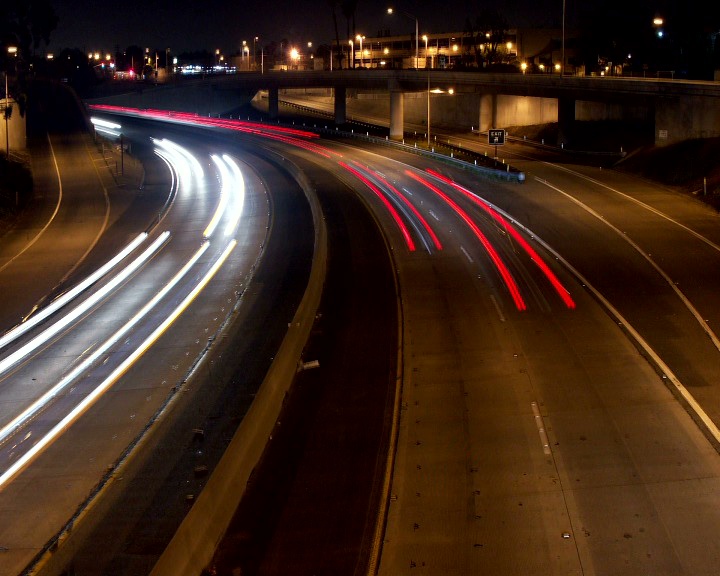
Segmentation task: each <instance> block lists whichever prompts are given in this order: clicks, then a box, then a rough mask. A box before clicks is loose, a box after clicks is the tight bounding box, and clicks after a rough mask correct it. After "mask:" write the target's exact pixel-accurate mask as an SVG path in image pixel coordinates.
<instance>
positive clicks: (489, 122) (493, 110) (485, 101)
mask: <svg viewBox="0 0 720 576" xmlns="http://www.w3.org/2000/svg"><path fill="white" fill-rule="evenodd" d="M497 127H498V126H497V96H496V95H495V94H482V95H481V96H480V104H479V106H478V130H480V132H487V131H488V129H490V128H497Z"/></svg>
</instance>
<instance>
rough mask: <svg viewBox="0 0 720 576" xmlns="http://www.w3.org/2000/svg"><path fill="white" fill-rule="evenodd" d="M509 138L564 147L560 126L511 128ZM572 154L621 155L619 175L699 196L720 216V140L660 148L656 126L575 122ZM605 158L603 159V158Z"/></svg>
mask: <svg viewBox="0 0 720 576" xmlns="http://www.w3.org/2000/svg"><path fill="white" fill-rule="evenodd" d="M508 134H510V135H511V136H513V137H515V138H522V139H525V140H527V141H529V142H533V143H544V144H546V145H549V146H560V144H561V143H560V142H559V141H558V129H557V123H550V124H538V125H533V126H515V127H511V128H508ZM566 151H567V152H572V151H578V152H581V153H583V156H584V159H585V160H586V161H587V160H588V159H591V158H593V154H605V153H619V152H621V151H622V153H623V158H622V159H620V160H619V161H617V162H615V163H613V164H612V167H613V168H614V169H616V170H620V171H623V172H626V173H629V174H635V175H636V176H639V177H641V178H646V179H648V180H652V181H653V182H657V183H658V184H660V185H662V186H666V187H669V188H672V189H674V190H675V191H677V192H680V193H683V194H688V195H691V196H693V197H696V198H697V199H698V200H700V201H702V202H705V203H706V204H709V205H710V206H712V207H713V208H715V210H717V211H719V212H720V138H698V139H694V140H685V141H683V142H678V143H677V144H671V145H668V146H655V144H654V134H653V130H652V127H650V126H648V125H647V124H641V123H638V124H636V125H633V124H632V123H628V122H611V121H604V122H576V125H575V131H574V133H573V144H572V146H568V147H567V148H566ZM598 158H601V156H598Z"/></svg>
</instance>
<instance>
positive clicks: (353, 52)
mask: <svg viewBox="0 0 720 576" xmlns="http://www.w3.org/2000/svg"><path fill="white" fill-rule="evenodd" d="M348 44H350V55H351V56H352V58H351V60H350V66H351V67H352V68H355V44H353V41H352V38H351V39H350V40H348Z"/></svg>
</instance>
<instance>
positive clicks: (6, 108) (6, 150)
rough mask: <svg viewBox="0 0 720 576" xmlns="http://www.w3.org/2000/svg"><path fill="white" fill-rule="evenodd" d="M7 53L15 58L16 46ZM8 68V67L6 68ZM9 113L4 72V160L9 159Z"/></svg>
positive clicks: (8, 48)
mask: <svg viewBox="0 0 720 576" xmlns="http://www.w3.org/2000/svg"><path fill="white" fill-rule="evenodd" d="M7 53H8V54H12V55H13V56H15V55H16V54H17V46H8V47H7ZM8 67H9V66H8ZM9 111H10V97H9V94H8V71H7V69H6V70H5V158H7V159H9V158H10V130H9V125H8V115H9Z"/></svg>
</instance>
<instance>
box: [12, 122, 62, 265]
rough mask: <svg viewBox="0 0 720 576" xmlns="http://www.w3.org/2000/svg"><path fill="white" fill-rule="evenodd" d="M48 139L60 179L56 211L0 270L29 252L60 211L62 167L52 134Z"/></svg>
mask: <svg viewBox="0 0 720 576" xmlns="http://www.w3.org/2000/svg"><path fill="white" fill-rule="evenodd" d="M47 139H48V144H50V153H51V154H52V159H53V164H54V165H55V173H56V174H57V179H58V200H57V204H55V211H54V212H53V213H52V215H51V216H50V219H49V220H48V221H47V222H46V223H45V226H43V228H42V230H40V232H38V233H37V234H36V235H35V237H34V238H33V239H32V240H30V242H28V243H27V244H26V245H25V247H24V248H23V249H22V250H20V252H18V253H17V254H15V256H13V257H12V258H10V260H8V261H7V262H5V264H3V265H2V266H0V272H2V271H3V270H5V268H7V267H8V266H10V264H12V263H13V262H15V260H17V259H18V258H20V256H22V255H23V254H24V253H25V252H27V251H28V250H29V249H30V248H31V247H32V246H33V244H35V242H37V241H38V240H40V237H41V236H42V235H43V234H45V231H46V230H47V229H48V228H49V227H50V224H52V223H53V220H55V216H57V213H58V212H59V211H60V204H62V199H63V188H62V180H61V178H60V168H59V167H58V163H57V158H55V150H54V149H53V145H52V142H51V141H50V134H48V135H47Z"/></svg>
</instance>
